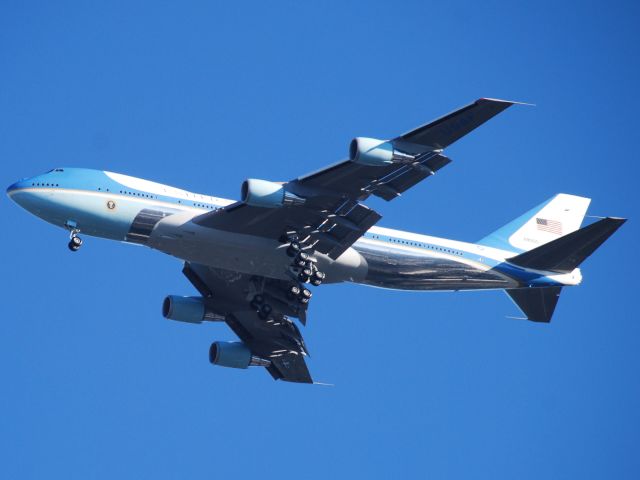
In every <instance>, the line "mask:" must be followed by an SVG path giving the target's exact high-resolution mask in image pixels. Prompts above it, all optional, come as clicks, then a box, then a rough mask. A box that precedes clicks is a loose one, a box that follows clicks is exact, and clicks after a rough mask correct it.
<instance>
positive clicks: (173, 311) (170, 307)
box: [162, 295, 224, 323]
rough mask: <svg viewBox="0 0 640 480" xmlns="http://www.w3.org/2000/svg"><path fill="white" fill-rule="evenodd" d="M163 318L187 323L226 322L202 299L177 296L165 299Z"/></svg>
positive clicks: (168, 296)
mask: <svg viewBox="0 0 640 480" xmlns="http://www.w3.org/2000/svg"><path fill="white" fill-rule="evenodd" d="M162 316H163V317H164V318H168V319H169V320H177V321H179V322H187V323H202V322H203V321H204V320H209V321H216V320H224V317H222V316H221V315H217V314H215V313H214V312H212V311H211V310H210V309H208V308H207V306H206V305H205V303H204V300H203V299H202V297H179V296H177V295H167V296H166V297H165V299H164V301H163V302H162Z"/></svg>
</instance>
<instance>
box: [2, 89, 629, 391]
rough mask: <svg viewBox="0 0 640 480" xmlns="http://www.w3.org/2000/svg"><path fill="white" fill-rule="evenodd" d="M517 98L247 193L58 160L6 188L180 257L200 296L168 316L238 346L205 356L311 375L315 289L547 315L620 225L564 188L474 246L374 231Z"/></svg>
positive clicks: (371, 143)
mask: <svg viewBox="0 0 640 480" xmlns="http://www.w3.org/2000/svg"><path fill="white" fill-rule="evenodd" d="M514 103H516V102H508V101H503V100H495V99H489V98H482V99H480V100H477V101H476V102H474V103H472V104H470V105H468V106H466V107H463V108H461V109H459V110H457V111H455V112H453V113H450V114H449V115H446V116H444V117H442V118H440V119H438V120H435V121H433V122H431V123H429V124H427V125H424V126H421V127H419V128H417V129H415V130H412V131H410V132H408V133H405V134H404V135H401V136H399V137H396V138H394V139H392V140H376V139H373V138H362V137H359V138H355V139H354V140H353V141H352V142H351V144H350V148H349V158H348V159H347V160H344V161H342V162H339V163H336V164H334V165H331V166H329V167H327V168H324V169H322V170H318V171H317V172H314V173H311V174H308V175H305V176H302V177H298V178H295V179H293V180H291V181H289V182H271V181H266V180H258V179H249V180H246V181H245V182H244V183H243V184H242V188H241V200H240V201H232V200H226V199H222V198H216V197H211V196H208V195H200V194H196V193H191V192H188V191H185V190H180V189H177V188H174V187H170V186H167V185H161V184H159V183H155V182H151V181H148V180H142V179H139V178H134V177H130V176H127V175H121V174H118V173H112V172H106V171H98V170H89V169H82V168H56V169H53V170H51V171H49V172H47V173H45V174H43V175H39V176H36V177H32V178H26V179H23V180H20V181H19V182H17V183H14V184H13V185H11V186H10V187H9V188H8V189H7V193H8V195H9V197H10V198H11V199H12V200H13V201H15V202H16V203H18V204H19V205H20V206H22V207H23V208H25V209H26V210H28V211H29V212H31V213H33V214H35V215H37V216H38V217H40V218H42V219H44V220H46V221H48V222H50V223H52V224H54V225H57V226H59V227H63V228H65V229H67V230H68V231H69V233H70V241H69V248H70V249H71V250H72V251H77V250H78V249H79V248H80V246H81V245H82V239H81V237H80V236H79V234H80V233H82V234H86V235H91V236H97V237H103V238H108V239H113V240H120V241H124V242H130V243H135V244H141V245H146V246H148V247H150V248H153V249H156V250H159V251H161V252H164V253H167V254H169V255H173V256H175V257H178V258H179V259H182V260H184V268H183V269H182V272H183V274H184V275H185V276H186V277H187V279H188V280H189V281H190V282H191V283H192V284H193V286H194V287H195V288H196V289H197V290H198V292H199V294H200V295H199V296H175V295H169V296H167V297H166V298H165V299H164V302H163V304H162V313H163V315H164V316H165V317H166V318H169V319H172V320H178V321H182V322H189V323H202V322H204V321H221V322H226V324H227V325H228V326H229V327H230V328H231V329H232V330H233V331H234V332H235V334H236V335H237V336H238V337H239V339H240V341H238V342H214V343H213V344H212V345H211V348H210V349H209V359H210V361H211V363H213V364H215V365H220V366H224V367H233V368H247V367H249V366H261V367H265V368H266V369H267V371H268V372H269V373H270V374H271V375H272V376H273V378H274V379H281V380H285V381H289V382H300V383H313V381H312V378H311V375H310V373H309V370H308V368H307V365H306V362H305V357H306V356H307V355H308V351H307V347H306V345H305V342H304V340H303V338H302V335H301V333H300V330H299V328H298V326H297V325H296V323H294V321H293V320H292V318H297V319H298V321H299V322H300V323H301V324H302V325H305V324H306V321H307V310H308V306H309V300H310V299H311V296H312V292H311V290H310V289H309V288H308V286H310V285H313V286H318V285H320V284H322V283H338V282H353V283H359V284H364V285H371V286H374V287H382V288H387V289H396V290H453V291H455V290H481V289H482V290H489V289H501V290H505V291H506V293H507V294H508V295H509V296H510V297H511V299H512V300H513V301H514V302H515V304H516V305H517V306H518V307H519V308H520V310H521V311H522V313H523V315H524V316H525V317H526V319H528V320H531V321H534V322H549V321H550V320H551V316H552V314H553V311H554V309H555V306H556V303H557V302H558V297H559V295H560V292H561V290H562V288H563V287H565V286H573V285H578V284H579V283H580V282H581V280H582V274H581V272H580V269H579V268H578V266H579V265H580V264H581V263H582V262H583V261H584V260H585V259H586V258H587V257H588V256H589V255H591V254H592V253H593V252H594V251H595V250H596V249H597V248H598V247H599V246H600V245H601V244H602V243H603V242H604V241H605V240H606V239H607V238H609V236H611V235H612V234H613V233H614V232H615V231H616V230H617V229H618V228H619V227H620V226H621V225H622V224H623V223H624V222H625V219H622V218H610V217H608V218H602V219H600V220H598V221H596V222H594V223H591V224H590V225H588V226H585V227H581V223H582V221H583V218H584V216H585V213H586V211H587V207H588V206H589V203H590V199H588V198H583V197H579V196H575V195H567V194H563V193H561V194H558V195H556V196H554V197H553V198H551V199H549V200H547V201H546V202H544V203H542V204H541V205H539V206H537V207H535V208H534V209H532V210H530V211H529V212H527V213H525V214H524V215H522V216H521V217H519V218H517V219H516V220H514V221H512V222H511V223H509V224H507V225H505V226H504V227H502V228H500V229H499V230H497V231H495V232H494V233H492V234H490V235H488V236H486V237H484V238H483V239H481V240H480V241H478V242H477V243H466V242H461V241H455V240H447V239H443V238H436V237H430V236H427V235H419V234H415V233H409V232H403V231H399V230H391V229H388V228H382V227H376V226H374V225H375V224H376V223H377V222H378V220H380V218H381V217H380V215H379V214H378V213H376V212H375V211H374V210H372V209H371V208H369V207H367V206H366V205H364V203H362V202H363V201H365V200H366V199H367V198H368V197H370V196H371V195H375V196H377V197H381V198H383V199H385V200H393V199H395V198H396V197H399V196H400V195H401V194H402V193H403V192H404V191H406V190H408V189H409V188H411V187H413V186H414V185H416V184H417V183H419V182H421V181H422V180H425V179H427V178H429V177H431V176H433V175H434V174H435V173H436V172H438V171H439V170H440V169H442V168H443V167H445V166H446V165H448V164H449V163H450V162H451V160H450V159H449V158H448V157H447V156H445V155H444V154H443V149H444V148H446V147H448V146H449V145H451V144H452V143H454V142H455V141H457V140H458V139H460V138H461V137H463V136H464V135H466V134H468V133H469V132H471V131H472V130H474V129H475V128H477V127H478V126H480V125H481V124H483V123H484V122H486V121H487V120H489V119H490V118H492V117H494V116H495V115H497V114H498V113H500V112H502V111H503V110H505V109H506V108H508V107H509V106H511V105H513V104H514Z"/></svg>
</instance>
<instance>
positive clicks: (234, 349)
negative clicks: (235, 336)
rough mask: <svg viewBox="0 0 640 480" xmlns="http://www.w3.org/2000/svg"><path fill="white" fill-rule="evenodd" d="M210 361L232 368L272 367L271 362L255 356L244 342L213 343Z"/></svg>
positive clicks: (210, 350) (210, 349)
mask: <svg viewBox="0 0 640 480" xmlns="http://www.w3.org/2000/svg"><path fill="white" fill-rule="evenodd" d="M209 361H210V362H211V363H213V364H214V365H219V366H221V367H230V368H248V367H251V366H262V367H268V366H269V365H271V362H270V361H269V360H264V359H262V358H259V357H255V356H253V355H252V354H251V350H249V347H247V346H246V345H245V344H244V343H242V342H213V343H212V344H211V347H209Z"/></svg>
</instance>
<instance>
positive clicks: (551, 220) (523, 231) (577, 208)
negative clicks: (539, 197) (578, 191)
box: [478, 193, 591, 253]
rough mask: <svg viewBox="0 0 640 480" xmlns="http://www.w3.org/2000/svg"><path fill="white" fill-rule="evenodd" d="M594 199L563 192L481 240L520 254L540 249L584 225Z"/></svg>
mask: <svg viewBox="0 0 640 480" xmlns="http://www.w3.org/2000/svg"><path fill="white" fill-rule="evenodd" d="M589 203H591V199H590V198H585V197H578V196H576V195H568V194H566V193H559V194H557V195H556V196H555V197H553V198H551V199H549V200H547V201H546V202H544V203H543V204H541V205H538V206H537V207H535V208H533V209H532V210H529V211H528V212H527V213H525V214H524V215H522V216H520V217H518V218H516V219H515V220H514V221H512V222H510V223H508V224H506V225H505V226H504V227H502V228H500V229H498V230H496V231H495V232H493V233H492V234H491V235H488V236H487V237H484V238H483V239H482V240H480V241H479V242H478V243H479V244H481V245H486V246H488V247H494V248H500V249H502V250H511V251H515V252H518V253H521V252H526V251H529V250H532V249H534V248H537V247H539V246H541V245H544V244H545V243H549V242H551V241H553V240H556V239H558V238H560V237H562V236H564V235H567V234H568V233H571V232H575V231H576V230H578V229H579V228H580V225H581V224H582V219H583V218H584V215H585V214H586V213H587V208H588V207H589Z"/></svg>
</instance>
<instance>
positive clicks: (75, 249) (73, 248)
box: [67, 242, 80, 252]
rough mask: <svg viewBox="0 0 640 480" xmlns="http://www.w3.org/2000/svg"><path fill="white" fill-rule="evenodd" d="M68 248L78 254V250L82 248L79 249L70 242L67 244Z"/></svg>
mask: <svg viewBox="0 0 640 480" xmlns="http://www.w3.org/2000/svg"><path fill="white" fill-rule="evenodd" d="M67 246H68V247H69V250H71V251H72V252H77V251H78V249H79V248H80V247H78V246H76V245H74V244H73V242H69V243H68V244H67Z"/></svg>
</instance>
